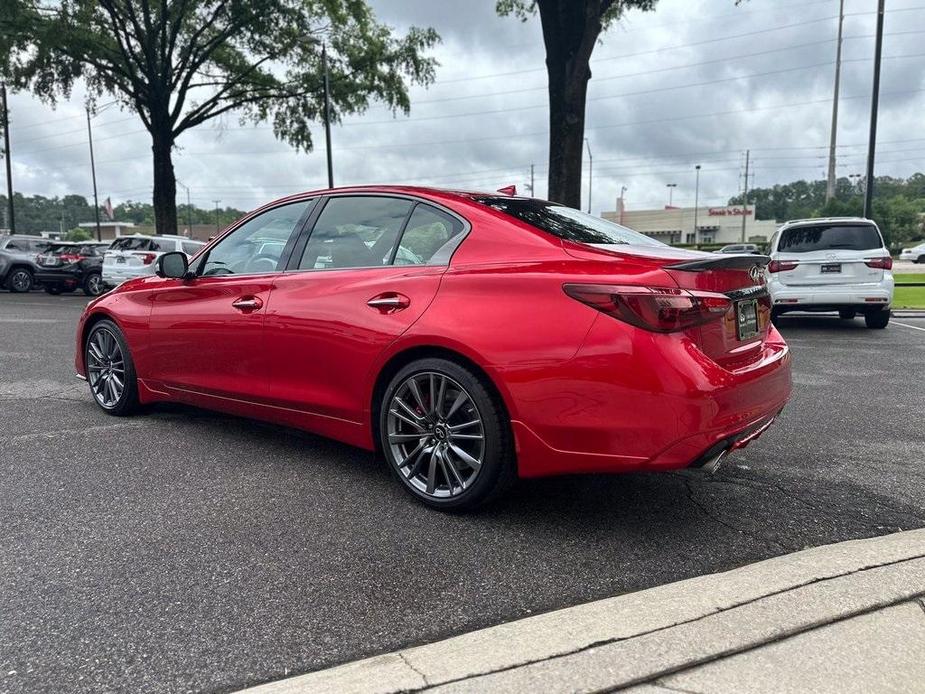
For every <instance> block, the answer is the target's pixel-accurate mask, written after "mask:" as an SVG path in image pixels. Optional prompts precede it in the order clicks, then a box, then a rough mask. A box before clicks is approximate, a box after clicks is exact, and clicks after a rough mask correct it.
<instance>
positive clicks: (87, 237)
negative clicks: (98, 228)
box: [64, 227, 93, 241]
mask: <svg viewBox="0 0 925 694" xmlns="http://www.w3.org/2000/svg"><path fill="white" fill-rule="evenodd" d="M64 240H65V241H92V240H93V234H91V233H90V232H89V231H87V230H86V229H81V228H80V227H76V228H74V229H71V230H70V231H69V232H67V233H66V234H65V235H64Z"/></svg>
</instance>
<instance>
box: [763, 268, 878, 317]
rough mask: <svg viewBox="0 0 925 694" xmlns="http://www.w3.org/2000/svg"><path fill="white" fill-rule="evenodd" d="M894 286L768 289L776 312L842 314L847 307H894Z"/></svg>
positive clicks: (776, 285) (775, 286)
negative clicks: (827, 312)
mask: <svg viewBox="0 0 925 694" xmlns="http://www.w3.org/2000/svg"><path fill="white" fill-rule="evenodd" d="M893 287H894V282H893V278H892V275H891V276H890V277H889V279H884V281H882V282H877V283H875V284H870V283H868V284H833V285H785V284H781V283H780V282H770V283H769V284H768V289H769V291H770V293H771V302H772V304H773V306H774V308H777V309H784V310H786V309H789V310H798V309H799V308H802V307H805V308H806V309H808V310H816V311H821V310H832V311H835V310H838V309H839V308H846V307H864V308H866V309H877V308H883V307H886V306H890V305H891V304H892V303H893Z"/></svg>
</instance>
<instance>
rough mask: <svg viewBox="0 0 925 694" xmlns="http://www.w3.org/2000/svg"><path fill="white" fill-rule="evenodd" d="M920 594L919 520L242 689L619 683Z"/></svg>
mask: <svg viewBox="0 0 925 694" xmlns="http://www.w3.org/2000/svg"><path fill="white" fill-rule="evenodd" d="M923 594H925V530H915V531H909V532H903V533H897V534H895V535H887V536H885V537H879V538H872V539H868V540H854V541H850V542H843V543H839V544H835V545H828V546H824V547H818V548H813V549H808V550H804V551H802V552H796V553H794V554H790V555H785V556H782V557H776V558H774V559H769V560H766V561H762V562H758V563H756V564H751V565H748V566H744V567H742V568H739V569H734V570H732V571H728V572H725V573H719V574H712V575H708V576H701V577H698V578H693V579H689V580H686V581H680V582H678V583H672V584H668V585H665V586H659V587H657V588H652V589H649V590H644V591H640V592H638V593H631V594H628V595H622V596H619V597H615V598H608V599H606V600H599V601H596V602H592V603H588V604H585V605H579V606H577V607H572V608H567V609H563V610H557V611H555V612H551V613H548V614H543V615H537V616H534V617H529V618H527V619H522V620H518V621H516V622H510V623H508V624H501V625H499V626H495V627H490V628H487V629H482V630H479V631H475V632H472V633H469V634H463V635H461V636H457V637H454V638H450V639H446V640H444V641H439V642H436V643H431V644H427V645H424V646H418V647H415V648H408V649H404V650H401V651H398V652H395V653H390V654H386V655H381V656H376V657H373V658H368V659H365V660H360V661H357V662H353V663H347V664H345V665H341V666H338V667H334V668H330V669H328V670H322V671H319V672H315V673H310V674H307V675H302V676H298V677H293V678H289V679H286V680H281V681H278V682H271V683H269V684H265V685H261V686H258V687H254V688H251V689H248V690H247V692H248V694H297V693H299V694H300V693H303V692H313V693H315V692H364V693H377V694H380V693H381V694H391V693H397V692H407V691H416V690H423V689H427V690H431V689H434V690H437V691H441V692H444V691H445V692H468V691H537V690H543V691H564V690H569V691H597V690H601V689H615V688H621V687H628V686H632V685H635V684H640V683H644V682H648V681H652V680H654V679H656V678H658V677H661V676H664V675H667V674H671V673H674V672H679V671H681V670H684V669H686V668H690V667H693V666H696V665H698V664H702V663H706V662H710V661H712V660H715V659H717V658H720V657H724V656H727V655H731V654H735V653H740V652H743V651H745V650H748V649H752V648H755V647H758V646H760V645H762V644H766V643H770V642H773V641H776V640H780V639H782V638H786V637H788V636H792V635H794V634H799V633H802V632H804V631H807V630H810V629H815V628H818V627H820V626H823V625H825V624H831V623H833V622H837V621H839V620H843V619H846V618H850V617H854V616H857V615H860V614H865V613H867V612H871V611H874V610H878V609H881V608H884V607H888V606H890V605H896V604H899V603H901V602H904V601H907V600H910V599H912V598H915V597H918V596H921V595H923Z"/></svg>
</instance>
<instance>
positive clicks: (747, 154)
mask: <svg viewBox="0 0 925 694" xmlns="http://www.w3.org/2000/svg"><path fill="white" fill-rule="evenodd" d="M751 153H752V152H751V150H750V149H747V150H745V194H744V195H743V196H742V202H743V209H742V243H745V223H746V222H747V221H748V164H749V160H750V158H751Z"/></svg>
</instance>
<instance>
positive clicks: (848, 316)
mask: <svg viewBox="0 0 925 694" xmlns="http://www.w3.org/2000/svg"><path fill="white" fill-rule="evenodd" d="M857 315H858V312H857V311H852V310H851V309H847V308H843V309H841V310H840V311H839V312H838V317H839V318H841V319H842V320H853V319H854V318H856V317H857Z"/></svg>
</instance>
